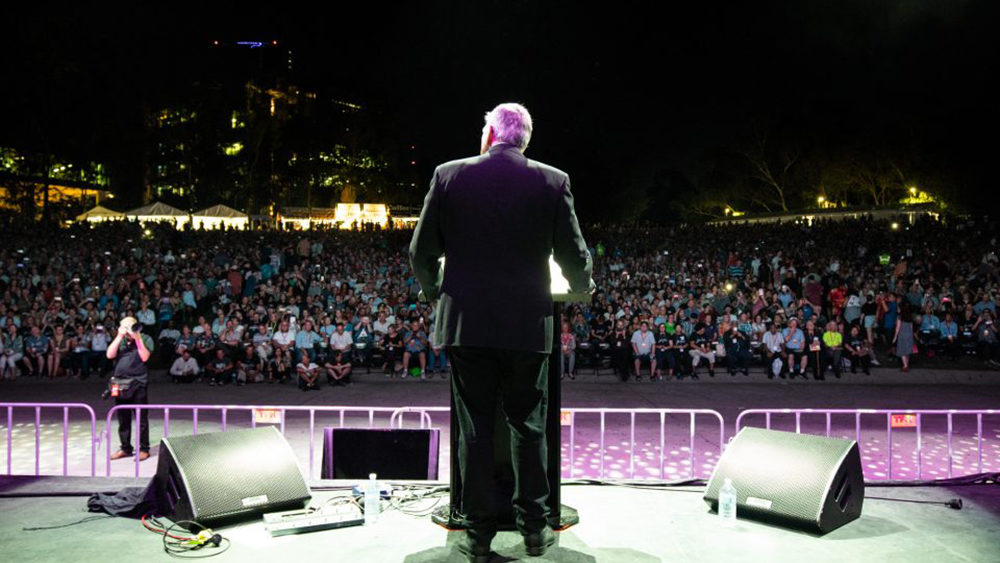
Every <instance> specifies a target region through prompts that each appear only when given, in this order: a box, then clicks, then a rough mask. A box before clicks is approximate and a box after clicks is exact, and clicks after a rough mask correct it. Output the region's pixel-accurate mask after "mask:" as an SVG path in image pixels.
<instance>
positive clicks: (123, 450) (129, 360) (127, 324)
mask: <svg viewBox="0 0 1000 563" xmlns="http://www.w3.org/2000/svg"><path fill="white" fill-rule="evenodd" d="M141 326H142V325H140V324H139V321H137V320H136V319H134V318H133V317H125V318H124V319H122V320H121V323H120V324H119V326H118V334H117V336H115V339H114V340H112V341H111V344H109V345H108V350H107V352H106V355H107V358H108V359H109V360H113V361H114V362H115V367H114V375H113V378H112V383H111V385H112V389H111V395H112V396H114V397H115V404H116V405H138V404H141V405H145V404H148V403H149V397H148V394H147V390H146V388H147V385H148V384H149V368H148V367H147V365H146V362H148V361H149V356H150V355H151V354H152V353H153V352H152V351H153V339H152V338H150V337H149V336H147V335H145V334H142V333H140V332H139V329H140V328H141ZM115 382H120V383H115ZM134 417H135V414H134V413H133V412H132V410H130V409H121V410H119V411H118V440H119V441H120V444H121V446H120V447H119V449H118V451H116V452H115V453H113V454H111V459H121V458H123V457H131V456H132V455H133V453H134V450H133V448H132V419H133V418H134ZM148 457H149V411H148V410H146V409H142V411H141V413H140V415H139V461H143V460H145V459H147V458H148Z"/></svg>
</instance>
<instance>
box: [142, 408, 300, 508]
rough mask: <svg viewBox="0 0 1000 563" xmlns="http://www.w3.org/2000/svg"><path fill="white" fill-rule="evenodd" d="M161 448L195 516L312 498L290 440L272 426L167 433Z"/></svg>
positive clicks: (266, 506) (293, 502)
mask: <svg viewBox="0 0 1000 563" xmlns="http://www.w3.org/2000/svg"><path fill="white" fill-rule="evenodd" d="M163 447H165V448H167V449H168V450H169V452H170V454H171V455H172V457H173V459H174V460H175V463H176V465H177V470H178V471H179V473H180V477H181V480H182V481H183V489H184V491H183V493H182V494H185V496H186V497H187V499H188V501H189V503H190V506H191V517H193V518H194V519H196V520H198V521H211V520H213V519H225V518H228V517H232V516H235V515H239V514H255V513H259V512H261V511H263V509H265V508H273V507H275V506H284V505H288V504H290V503H291V504H298V505H299V506H301V504H302V503H304V501H305V500H308V499H309V498H310V495H309V489H308V487H307V486H306V484H305V481H304V480H303V478H302V473H301V472H300V471H299V468H298V465H297V464H296V462H295V456H294V454H293V453H292V450H291V448H290V447H289V445H288V442H286V441H285V439H284V437H283V436H281V434H279V433H278V431H277V429H275V428H273V427H267V428H258V429H252V430H234V431H229V432H217V433H212V434H200V435H197V436H183V437H177V438H165V439H164V440H163ZM159 477H160V476H159V475H158V478H159ZM203 523H204V522H203Z"/></svg>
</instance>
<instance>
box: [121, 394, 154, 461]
mask: <svg viewBox="0 0 1000 563" xmlns="http://www.w3.org/2000/svg"><path fill="white" fill-rule="evenodd" d="M115 404H117V405H146V404H149V399H148V397H147V396H146V386H145V385H140V386H139V387H137V388H136V390H135V393H133V394H132V397H131V398H128V399H123V398H121V397H118V398H117V399H115ZM134 419H135V410H133V409H121V410H119V411H118V440H119V441H120V442H121V450H122V451H123V452H125V453H126V454H128V455H132V454H133V453H134V449H133V447H132V421H133V420H134ZM139 450H140V451H144V452H148V451H149V410H147V409H142V414H140V415H139Z"/></svg>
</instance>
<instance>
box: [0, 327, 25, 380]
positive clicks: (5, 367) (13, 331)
mask: <svg viewBox="0 0 1000 563" xmlns="http://www.w3.org/2000/svg"><path fill="white" fill-rule="evenodd" d="M0 347H2V348H3V349H2V350H0V352H2V354H0V379H16V378H17V376H18V368H17V366H18V363H19V362H20V361H21V360H23V359H24V339H23V338H22V337H21V335H20V334H18V333H17V327H16V326H14V325H13V324H10V325H8V326H7V332H6V333H5V334H3V335H2V336H0Z"/></svg>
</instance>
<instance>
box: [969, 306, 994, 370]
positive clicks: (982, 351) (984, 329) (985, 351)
mask: <svg viewBox="0 0 1000 563" xmlns="http://www.w3.org/2000/svg"><path fill="white" fill-rule="evenodd" d="M975 332H976V341H977V346H978V351H979V357H980V358H981V359H982V360H983V361H985V362H986V363H987V365H989V366H990V367H1000V341H998V339H997V326H996V325H995V324H993V313H992V311H990V310H989V309H985V308H984V309H983V312H982V314H981V315H980V317H979V320H978V321H976V326H975Z"/></svg>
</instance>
